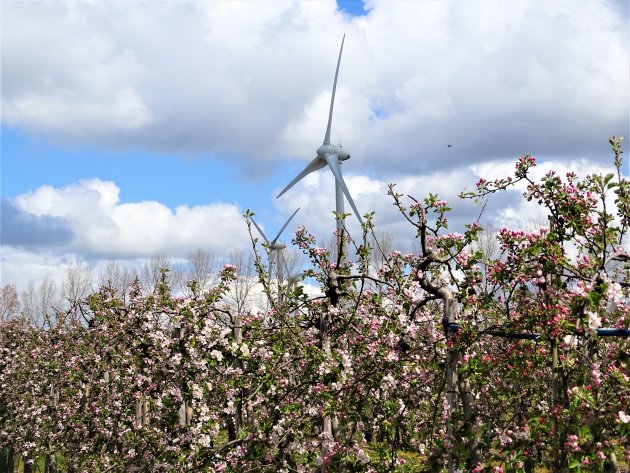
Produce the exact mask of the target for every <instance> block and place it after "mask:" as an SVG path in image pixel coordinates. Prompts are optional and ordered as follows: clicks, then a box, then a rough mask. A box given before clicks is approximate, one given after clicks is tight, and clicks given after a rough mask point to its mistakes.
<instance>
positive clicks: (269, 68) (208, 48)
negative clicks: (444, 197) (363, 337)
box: [2, 0, 628, 176]
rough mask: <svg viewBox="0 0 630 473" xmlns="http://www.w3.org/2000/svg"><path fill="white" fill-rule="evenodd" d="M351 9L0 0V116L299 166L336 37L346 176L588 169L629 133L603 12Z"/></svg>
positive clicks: (560, 7)
mask: <svg viewBox="0 0 630 473" xmlns="http://www.w3.org/2000/svg"><path fill="white" fill-rule="evenodd" d="M367 9H368V15H367V16H365V17H354V18H353V17H350V16H348V15H344V14H342V13H341V12H339V10H338V9H337V8H336V5H335V2H334V1H332V0H328V1H321V2H285V1H277V2H273V1H271V2H265V3H264V4H263V5H258V4H257V5H256V8H254V7H252V4H251V3H248V2H161V3H157V4H156V3H145V2H134V3H124V4H123V3H117V2H104V3H102V2H101V3H99V2H96V3H95V2H81V3H75V2H45V3H41V2H36V3H32V2H8V3H6V2H5V3H3V5H2V13H3V20H2V57H3V65H2V107H3V117H2V120H3V122H5V123H9V124H11V125H13V126H16V127H18V128H21V129H24V130H27V131H32V132H45V133H47V134H49V135H50V136H52V137H54V138H56V139H58V140H60V141H62V142H69V143H76V142H79V143H84V144H85V143H87V144H96V145H99V146H101V145H104V146H108V147H111V148H121V147H122V148H129V147H141V148H144V149H154V150H159V151H168V152H173V151H176V152H189V153H192V154H202V153H211V154H214V155H217V156H223V157H225V158H226V159H231V160H235V161H237V162H239V163H240V164H241V165H242V167H243V169H245V170H249V171H252V170H255V169H259V168H260V167H261V166H266V167H269V166H275V165H276V164H277V160H278V159H284V160H293V159H303V160H304V161H305V162H306V161H308V160H309V159H311V158H312V152H313V150H314V149H315V148H316V146H317V145H318V144H319V143H320V142H321V140H322V138H323V134H324V129H325V123H326V119H327V112H328V104H329V94H330V87H331V82H332V75H333V72H334V65H335V59H336V55H337V51H338V47H339V41H340V38H341V33H342V32H344V31H345V32H346V34H347V38H346V46H345V49H344V57H343V61H342V68H341V72H340V80H339V86H338V95H337V104H336V111H335V119H334V129H333V140H335V141H342V142H343V143H344V144H346V145H347V146H348V147H349V148H352V152H353V155H354V156H356V158H355V159H356V161H357V164H356V165H357V166H360V167H361V168H362V169H371V170H373V171H378V172H379V173H381V174H386V175H388V176H389V175H403V174H404V173H407V172H414V173H418V172H428V171H431V170H433V169H437V168H441V169H445V168H447V167H454V166H457V165H464V164H469V163H472V162H482V161H487V160H491V159H499V158H504V157H506V156H509V157H512V156H517V155H520V154H523V153H525V152H532V153H538V154H540V153H545V154H554V155H556V156H564V157H568V156H571V155H575V154H576V153H581V154H584V153H591V154H595V155H597V157H598V158H600V157H601V156H602V155H603V153H605V150H604V149H603V147H602V146H601V143H605V139H606V137H607V136H608V135H611V134H623V133H624V132H625V131H626V130H627V129H628V90H627V77H628V48H627V33H628V24H627V15H625V14H624V11H623V9H620V8H618V5H617V3H615V2H577V3H576V2H573V1H555V2H552V3H549V2H538V1H532V2H500V1H490V2H482V3H466V2H391V1H389V0H371V1H369V2H367ZM42 44H45V45H46V47H45V48H44V47H42ZM449 143H452V144H453V147H452V148H450V149H449V148H447V144H449ZM359 163H360V164H359Z"/></svg>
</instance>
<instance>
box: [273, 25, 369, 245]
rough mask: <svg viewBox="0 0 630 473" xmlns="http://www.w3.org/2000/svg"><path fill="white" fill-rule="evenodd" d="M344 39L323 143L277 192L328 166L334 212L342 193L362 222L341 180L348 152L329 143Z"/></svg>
mask: <svg viewBox="0 0 630 473" xmlns="http://www.w3.org/2000/svg"><path fill="white" fill-rule="evenodd" d="M345 39H346V35H345V34H344V35H343V39H342V40H341V48H340V49H339V58H338V59H337V70H336V71H335V80H334V82H333V89H332V97H331V99H330V111H329V113H328V126H327V127H326V134H325V135H324V143H323V144H322V145H321V146H320V147H319V148H317V156H315V159H313V160H312V161H311V162H310V163H309V164H308V165H307V166H306V167H305V168H304V169H303V170H302V172H300V173H299V174H298V175H297V176H296V177H295V179H293V180H292V181H291V182H289V184H288V185H287V186H286V187H285V188H284V189H283V190H282V192H280V194H278V197H280V196H281V195H282V194H284V193H285V192H286V191H288V190H289V189H290V188H291V187H293V186H294V185H295V184H296V183H298V182H299V181H300V180H301V179H302V178H304V177H305V176H307V175H308V174H310V173H312V172H313V171H317V170H318V169H321V168H323V167H326V166H328V167H329V168H330V170H331V171H332V173H333V174H334V176H335V200H336V209H335V210H336V212H337V215H341V214H343V213H344V201H343V197H344V194H345V196H346V198H347V199H348V202H349V203H350V206H351V207H352V210H353V211H354V214H355V215H356V216H357V218H358V219H359V222H361V223H363V221H362V220H361V215H360V214H359V211H358V210H357V206H356V205H355V204H354V201H353V200H352V196H351V195H350V191H348V187H347V186H346V183H345V182H344V180H343V176H342V174H341V163H342V162H343V161H346V160H347V159H350V153H348V152H347V151H346V150H345V149H343V148H342V147H341V145H339V146H335V145H333V144H331V143H330V132H331V128H332V117H333V107H334V105H335V91H336V89H337V77H338V75H339V64H340V63H341V53H342V51H343V43H344V41H345ZM342 228H343V222H342V220H341V219H337V231H338V233H339V234H341V229H342Z"/></svg>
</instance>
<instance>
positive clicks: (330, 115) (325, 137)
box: [324, 34, 346, 145]
mask: <svg viewBox="0 0 630 473" xmlns="http://www.w3.org/2000/svg"><path fill="white" fill-rule="evenodd" d="M345 40H346V35H345V34H344V35H343V38H342V39H341V48H339V58H338V59H337V70H336V71H335V80H334V82H333V89H332V96H331V97H330V111H329V112H328V126H327V127H326V136H324V144H325V145H327V144H330V128H331V127H332V117H333V107H334V105H335V91H336V90H337V76H338V75H339V64H341V53H342V51H343V43H344V41H345Z"/></svg>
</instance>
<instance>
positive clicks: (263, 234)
mask: <svg viewBox="0 0 630 473" xmlns="http://www.w3.org/2000/svg"><path fill="white" fill-rule="evenodd" d="M252 223H253V224H254V226H255V227H256V228H257V229H258V233H260V234H261V235H262V237H263V238H264V239H265V241H266V242H267V243H269V240H267V237H266V236H265V232H263V231H262V229H261V228H260V227H259V226H258V224H257V223H256V221H255V220H254V219H253V218H252Z"/></svg>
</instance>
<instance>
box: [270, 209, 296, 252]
mask: <svg viewBox="0 0 630 473" xmlns="http://www.w3.org/2000/svg"><path fill="white" fill-rule="evenodd" d="M299 211H300V208H299V207H298V208H297V210H296V211H295V212H293V215H291V216H290V217H289V219H288V220H287V221H286V223H285V224H284V225H283V226H282V228H281V229H280V231H279V232H278V234H277V235H276V237H275V238H274V239H273V240H271V246H273V245H275V244H276V241H278V238H280V235H281V234H282V232H283V231H284V229H285V228H287V225H288V224H289V222H290V221H291V220H293V217H295V214H296V213H298V212H299Z"/></svg>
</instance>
